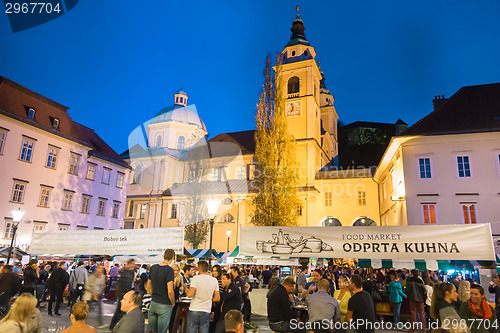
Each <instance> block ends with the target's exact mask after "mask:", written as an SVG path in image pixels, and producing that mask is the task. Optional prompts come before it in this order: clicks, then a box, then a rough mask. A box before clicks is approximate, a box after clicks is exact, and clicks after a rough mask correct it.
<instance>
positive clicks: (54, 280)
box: [47, 267, 69, 290]
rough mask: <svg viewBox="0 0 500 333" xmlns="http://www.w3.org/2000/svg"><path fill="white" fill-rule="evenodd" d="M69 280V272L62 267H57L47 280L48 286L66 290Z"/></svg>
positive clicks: (52, 288)
mask: <svg viewBox="0 0 500 333" xmlns="http://www.w3.org/2000/svg"><path fill="white" fill-rule="evenodd" d="M68 282H69V276H68V273H67V272H66V271H65V270H64V269H62V268H60V267H59V268H58V269H56V270H55V271H54V272H53V273H52V275H51V276H50V277H49V281H48V282H47V287H48V289H50V290H64V289H66V286H67V285H68Z"/></svg>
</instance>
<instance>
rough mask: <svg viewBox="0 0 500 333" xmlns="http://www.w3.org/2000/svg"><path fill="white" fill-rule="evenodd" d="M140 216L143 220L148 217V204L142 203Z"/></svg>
mask: <svg viewBox="0 0 500 333" xmlns="http://www.w3.org/2000/svg"><path fill="white" fill-rule="evenodd" d="M139 218H140V219H141V220H144V219H145V218H146V205H141V213H140V215H139Z"/></svg>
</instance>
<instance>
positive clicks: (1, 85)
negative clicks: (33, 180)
mask: <svg viewBox="0 0 500 333" xmlns="http://www.w3.org/2000/svg"><path fill="white" fill-rule="evenodd" d="M28 108H33V109H35V111H36V112H35V117H34V119H31V118H29V117H28V114H27V109H28ZM67 110H68V107H66V106H64V105H62V104H59V103H57V102H55V101H53V100H51V99H49V98H47V97H44V96H42V95H40V94H38V93H36V92H34V91H31V90H29V89H28V88H26V87H23V86H21V85H20V84H18V83H16V82H14V81H11V80H9V79H7V78H6V77H3V76H0V113H1V114H4V115H6V116H8V117H10V118H13V119H16V120H18V121H21V122H23V123H25V124H28V125H30V126H33V127H37V128H40V129H42V130H44V131H46V132H50V133H52V134H55V135H58V136H61V137H63V138H66V139H68V140H71V141H74V142H76V143H79V144H81V145H84V146H87V147H89V148H90V149H91V150H90V151H89V155H92V156H96V157H99V158H101V159H104V160H106V161H109V162H111V163H115V164H118V165H120V166H124V167H129V166H128V164H127V162H125V161H124V160H123V158H121V157H120V155H118V154H117V153H116V152H115V151H114V150H113V149H112V148H111V147H110V146H108V144H106V142H104V140H102V139H101V138H100V137H99V136H98V135H97V134H96V133H95V132H94V131H93V130H92V129H90V128H88V127H85V126H83V125H81V124H79V123H77V122H74V121H73V120H72V119H71V117H70V116H69V115H68V113H67V112H66V111H67ZM54 118H57V119H59V128H53V126H52V120H53V119H54Z"/></svg>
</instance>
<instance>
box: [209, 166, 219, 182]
mask: <svg viewBox="0 0 500 333" xmlns="http://www.w3.org/2000/svg"><path fill="white" fill-rule="evenodd" d="M218 180H219V170H218V168H212V169H210V181H213V182H216V181H218Z"/></svg>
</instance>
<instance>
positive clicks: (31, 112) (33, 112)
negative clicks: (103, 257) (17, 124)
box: [28, 108, 36, 119]
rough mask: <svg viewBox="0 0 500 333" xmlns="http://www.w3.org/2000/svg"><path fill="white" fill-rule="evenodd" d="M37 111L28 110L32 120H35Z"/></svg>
mask: <svg viewBox="0 0 500 333" xmlns="http://www.w3.org/2000/svg"><path fill="white" fill-rule="evenodd" d="M35 112H36V111H35V109H33V108H29V109H28V117H30V118H31V119H35Z"/></svg>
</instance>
